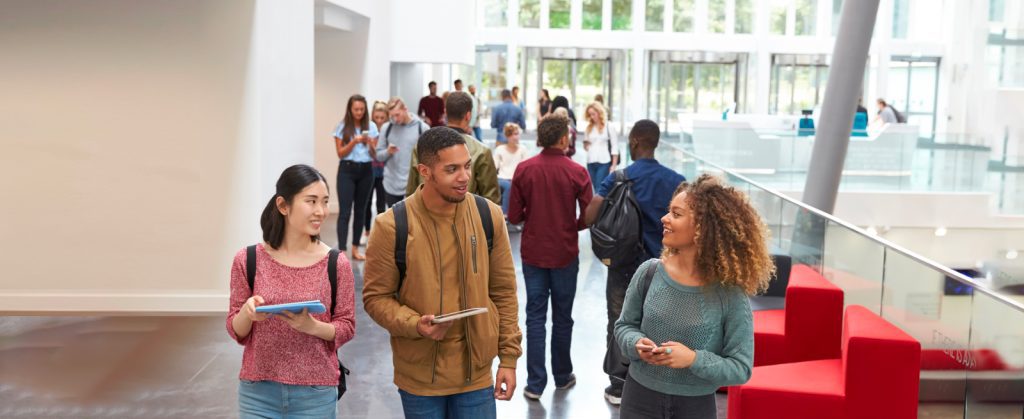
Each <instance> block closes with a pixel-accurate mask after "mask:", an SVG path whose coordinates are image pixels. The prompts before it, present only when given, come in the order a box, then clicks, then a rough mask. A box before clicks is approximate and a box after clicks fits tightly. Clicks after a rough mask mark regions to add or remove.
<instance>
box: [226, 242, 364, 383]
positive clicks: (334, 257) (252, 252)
mask: <svg viewBox="0 0 1024 419" xmlns="http://www.w3.org/2000/svg"><path fill="white" fill-rule="evenodd" d="M338 253H339V251H338V249H331V253H330V254H329V255H328V257H327V280H328V281H329V282H330V283H331V317H332V318H333V317H334V306H335V305H337V303H338V301H337V299H336V298H335V297H337V295H338ZM245 280H246V281H247V282H248V283H249V291H250V292H251V293H253V294H255V293H256V245H255V244H254V245H252V246H249V247H246V248H245ZM338 369H339V370H340V372H341V373H340V374H338V399H341V396H343V395H345V391H347V390H348V384H346V383H345V376H346V375H349V370H348V368H345V365H344V364H342V363H341V357H340V356H339V357H338Z"/></svg>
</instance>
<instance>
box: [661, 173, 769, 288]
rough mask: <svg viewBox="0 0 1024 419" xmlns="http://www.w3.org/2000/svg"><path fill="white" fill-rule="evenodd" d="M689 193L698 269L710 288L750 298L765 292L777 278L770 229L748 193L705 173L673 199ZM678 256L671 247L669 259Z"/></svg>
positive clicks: (680, 187) (683, 186)
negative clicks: (731, 289) (720, 287)
mask: <svg viewBox="0 0 1024 419" xmlns="http://www.w3.org/2000/svg"><path fill="white" fill-rule="evenodd" d="M683 192H686V203H687V206H689V208H690V210H691V211H692V212H693V220H694V226H695V235H694V242H695V245H696V247H697V263H696V265H697V266H696V267H697V269H698V270H699V271H700V272H701V273H702V274H703V275H704V277H705V278H706V279H707V281H708V283H709V284H714V283H719V284H722V285H724V286H730V287H738V288H740V289H742V290H743V291H744V292H746V293H747V295H754V294H757V293H760V292H763V291H764V290H765V289H767V288H768V281H769V280H771V278H772V276H773V275H774V274H775V264H774V263H773V262H772V258H771V256H770V255H769V254H768V238H769V231H768V227H767V226H766V225H765V224H764V221H762V220H761V216H760V215H758V213H757V210H755V209H754V207H752V206H751V205H750V202H749V201H748V199H747V196H746V194H744V193H743V192H740V191H738V190H736V189H735V188H733V187H731V186H727V185H724V184H723V183H722V181H721V180H720V179H718V178H717V177H714V176H711V175H708V174H704V175H701V176H700V177H699V178H697V181H696V182H693V183H689V182H683V183H682V184H680V185H679V187H678V188H676V191H675V192H674V193H673V194H672V198H673V199H674V198H675V197H676V196H677V195H679V194H681V193H683ZM674 253H676V250H675V249H669V248H665V250H664V251H663V254H665V255H671V254H674Z"/></svg>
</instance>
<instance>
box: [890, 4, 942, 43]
mask: <svg viewBox="0 0 1024 419" xmlns="http://www.w3.org/2000/svg"><path fill="white" fill-rule="evenodd" d="M944 4H945V2H944V1H943V0H893V4H892V37H893V38H894V39H912V40H917V41H933V40H935V39H938V38H940V37H941V36H942V25H939V24H937V22H941V21H942V13H943V12H942V10H943V6H944Z"/></svg>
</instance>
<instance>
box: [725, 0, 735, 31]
mask: <svg viewBox="0 0 1024 419" xmlns="http://www.w3.org/2000/svg"><path fill="white" fill-rule="evenodd" d="M725 33H736V0H726V2H725Z"/></svg>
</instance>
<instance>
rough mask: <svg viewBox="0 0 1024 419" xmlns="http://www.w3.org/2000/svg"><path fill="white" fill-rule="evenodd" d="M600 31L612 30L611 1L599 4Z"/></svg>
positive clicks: (605, 0)
mask: <svg viewBox="0 0 1024 419" xmlns="http://www.w3.org/2000/svg"><path fill="white" fill-rule="evenodd" d="M601 30H603V31H610V30H612V0H604V1H602V2H601Z"/></svg>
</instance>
